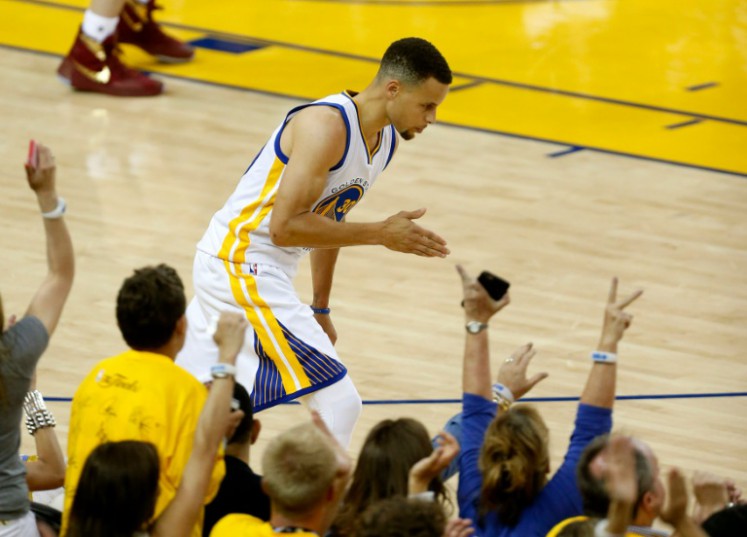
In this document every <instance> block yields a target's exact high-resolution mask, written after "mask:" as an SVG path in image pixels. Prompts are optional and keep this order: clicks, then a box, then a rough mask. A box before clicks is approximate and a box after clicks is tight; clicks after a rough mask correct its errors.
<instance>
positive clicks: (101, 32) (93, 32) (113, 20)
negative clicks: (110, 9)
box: [83, 9, 119, 43]
mask: <svg viewBox="0 0 747 537" xmlns="http://www.w3.org/2000/svg"><path fill="white" fill-rule="evenodd" d="M118 23H119V17H102V16H101V15H97V14H96V13H94V12H93V11H91V10H90V9H86V13H85V14H84V15H83V33H84V34H86V35H87V36H88V37H90V38H91V39H93V40H95V41H98V42H99V43H103V42H104V40H105V39H106V38H107V37H109V36H110V35H112V34H113V33H114V31H115V30H116V29H117V24H118Z"/></svg>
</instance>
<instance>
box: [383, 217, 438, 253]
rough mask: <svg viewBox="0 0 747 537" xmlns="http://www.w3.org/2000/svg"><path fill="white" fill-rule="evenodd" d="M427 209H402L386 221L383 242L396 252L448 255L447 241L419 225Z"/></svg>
mask: <svg viewBox="0 0 747 537" xmlns="http://www.w3.org/2000/svg"><path fill="white" fill-rule="evenodd" d="M424 214H425V209H418V210H416V211H400V212H398V213H397V214H395V215H393V216H390V217H389V218H387V219H386V220H385V221H384V227H383V230H382V241H381V243H382V244H383V245H384V246H386V247H387V248H389V249H390V250H394V251H395V252H404V253H406V254H415V255H419V256H422V257H446V256H447V255H449V254H450V253H451V252H450V251H449V249H448V248H447V247H446V241H445V240H444V239H443V238H442V237H440V236H439V235H438V234H436V233H434V232H433V231H429V230H427V229H425V228H422V227H420V226H419V225H417V224H416V223H415V222H413V220H417V219H418V218H420V217H421V216H423V215H424Z"/></svg>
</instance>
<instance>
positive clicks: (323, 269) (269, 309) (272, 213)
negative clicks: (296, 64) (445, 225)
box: [177, 38, 452, 446]
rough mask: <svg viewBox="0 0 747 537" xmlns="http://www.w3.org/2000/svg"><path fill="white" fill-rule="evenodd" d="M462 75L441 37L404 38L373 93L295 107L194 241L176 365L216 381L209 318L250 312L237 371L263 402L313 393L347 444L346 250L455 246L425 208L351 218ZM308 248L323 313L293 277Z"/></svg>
mask: <svg viewBox="0 0 747 537" xmlns="http://www.w3.org/2000/svg"><path fill="white" fill-rule="evenodd" d="M451 79H452V76H451V70H450V69H449V66H448V64H447V63H446V60H445V59H444V58H443V56H442V55H441V53H440V52H439V51H438V50H436V48H435V47H434V46H433V45H431V44H430V43H428V42H427V41H424V40H423V39H419V38H407V39H402V40H399V41H396V42H395V43H392V45H391V46H390V47H389V48H388V49H387V51H386V53H385V54H384V57H383V59H382V60H381V65H380V68H379V71H378V73H377V75H376V77H375V79H374V80H373V81H372V82H371V84H370V85H369V86H368V87H367V88H366V89H365V90H363V91H362V92H360V93H357V94H356V93H353V92H344V93H339V94H336V95H331V96H329V97H325V98H324V99H321V100H319V101H316V102H313V103H311V104H307V105H303V106H300V107H298V108H295V109H293V110H291V111H290V113H289V114H288V115H287V117H286V118H285V120H284V121H283V123H282V124H281V125H280V126H279V127H278V128H277V129H276V130H275V132H274V133H273V134H272V136H271V137H270V139H269V141H268V142H267V144H265V146H264V147H263V148H262V150H261V151H260V153H259V155H257V157H256V158H255V159H254V162H252V164H251V165H250V166H249V169H248V170H247V171H246V172H245V174H244V176H243V177H242V178H241V180H240V182H239V184H238V187H237V188H236V190H235V191H234V193H233V194H232V195H231V197H230V198H229V199H228V201H227V202H226V204H225V206H224V207H223V208H222V209H221V210H220V211H218V212H217V213H216V214H215V215H214V216H213V218H212V220H211V222H210V225H209V226H208V229H207V231H206V232H205V235H204V236H203V238H202V240H201V241H200V242H199V244H198V245H197V255H196V257H195V262H194V287H195V298H194V299H193V300H192V302H191V303H190V305H189V307H188V308H187V318H188V321H189V322H188V325H189V332H188V335H187V342H186V345H185V347H184V349H183V350H182V352H181V353H180V354H179V356H178V358H177V363H178V364H179V365H181V366H183V367H185V368H186V369H188V370H189V371H191V372H192V373H194V374H195V375H196V376H197V377H198V378H199V379H200V380H203V381H206V380H209V378H210V375H209V373H210V366H211V364H212V363H214V362H215V359H216V356H217V348H216V347H215V344H214V343H212V340H211V336H210V330H208V326H209V324H210V319H211V318H212V317H214V316H215V315H216V314H217V312H219V311H221V310H224V309H226V308H233V309H239V310H241V311H243V312H244V313H245V314H246V316H247V319H248V320H249V322H250V324H251V330H252V333H250V334H248V336H249V337H247V338H246V341H247V342H248V344H245V348H244V349H243V351H242V353H241V355H240V356H239V359H238V361H237V367H238V374H237V380H238V382H240V383H242V384H244V385H245V386H247V387H249V386H252V387H253V392H252V402H253V404H254V408H255V409H256V410H257V411H260V410H263V409H266V408H268V407H271V406H274V405H277V404H278V403H281V402H284V401H289V400H292V399H296V398H298V397H301V396H304V395H308V394H311V395H310V396H309V397H305V398H304V400H303V401H304V402H305V403H306V404H307V406H308V407H309V408H310V409H314V410H317V411H318V412H319V413H320V414H321V416H322V418H323V419H324V421H325V422H326V423H327V425H328V427H329V428H330V430H331V431H332V433H333V434H334V435H335V436H336V437H337V438H338V440H339V441H340V442H341V443H342V445H343V446H347V445H348V444H349V442H350V436H351V434H352V431H353V426H354V425H355V422H356V420H357V419H358V416H359V414H360V409H361V399H360V396H359V395H358V392H357V391H356V389H355V386H353V383H352V382H351V380H350V378H349V376H348V374H347V369H346V368H345V366H344V365H343V364H342V363H341V362H340V360H339V358H338V356H337V354H336V352H335V348H334V342H335V340H336V337H337V336H336V333H335V329H334V326H333V324H332V321H331V319H330V309H329V298H330V292H331V288H332V276H333V272H334V268H335V262H336V260H337V255H338V250H339V248H340V247H343V246H353V245H362V244H379V245H383V246H385V247H387V248H389V249H391V250H395V251H398V252H404V253H412V254H416V255H420V256H425V257H445V256H446V255H448V253H449V250H448V249H447V248H446V242H445V241H444V239H442V238H441V237H440V236H439V235H437V234H436V233H433V232H432V231H429V230H427V229H424V228H422V227H420V226H419V225H417V224H416V223H415V222H414V220H416V219H418V218H420V217H421V216H423V214H424V213H425V209H419V210H416V211H401V212H399V213H397V214H395V215H393V216H390V217H389V218H387V219H386V220H384V221H381V222H372V223H360V224H359V223H347V222H345V221H344V218H345V215H346V214H347V213H348V211H350V209H352V208H353V206H355V204H356V203H358V201H360V199H361V197H362V196H363V195H364V194H365V193H366V192H367V191H368V189H369V188H370V187H371V185H373V183H374V180H375V179H376V177H377V176H378V175H379V174H380V173H381V172H382V171H383V170H384V168H386V166H387V164H388V163H389V161H390V160H391V158H392V156H393V154H394V152H395V150H396V147H397V143H398V141H397V140H398V137H397V133H399V135H400V136H401V137H402V138H404V139H405V140H410V139H412V138H413V137H414V136H415V135H416V134H417V133H420V132H422V131H423V129H425V128H426V127H427V126H428V125H430V124H431V123H433V122H434V121H435V119H436V109H437V108H438V106H439V105H440V104H441V102H442V101H443V100H444V98H445V97H446V94H447V92H448V90H449V84H451ZM312 249H313V250H312ZM309 250H311V272H312V280H313V287H314V299H313V304H312V308H309V306H307V305H304V304H302V303H301V301H300V300H299V298H298V296H297V295H296V292H295V290H294V288H293V284H292V279H293V277H294V275H295V273H296V269H297V265H298V261H299V259H300V258H301V257H302V256H303V255H304V254H305V253H307V252H308V251H309Z"/></svg>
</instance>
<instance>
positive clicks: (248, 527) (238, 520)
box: [210, 515, 318, 537]
mask: <svg viewBox="0 0 747 537" xmlns="http://www.w3.org/2000/svg"><path fill="white" fill-rule="evenodd" d="M276 535H287V533H278V532H276V531H275V530H274V529H273V527H272V525H271V524H270V523H269V522H265V521H263V520H260V519H259V518H256V517H253V516H251V515H228V516H225V517H223V518H221V519H220V520H219V521H218V523H217V524H216V525H215V526H213V531H211V532H210V537H250V536H251V537H275V536H276ZM293 535H294V537H318V536H317V534H316V533H311V532H308V531H300V532H298V533H293Z"/></svg>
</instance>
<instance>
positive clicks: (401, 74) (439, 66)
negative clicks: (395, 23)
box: [376, 37, 452, 85]
mask: <svg viewBox="0 0 747 537" xmlns="http://www.w3.org/2000/svg"><path fill="white" fill-rule="evenodd" d="M376 76H377V78H378V79H382V78H387V77H391V78H395V79H397V80H399V81H400V82H402V83H403V84H411V85H412V84H420V83H421V82H424V81H425V80H427V79H428V78H430V77H433V78H435V79H436V80H438V81H439V82H440V83H442V84H451V81H452V75H451V69H450V68H449V64H448V63H447V62H446V59H445V58H444V57H443V55H442V54H441V53H440V52H439V51H438V49H437V48H436V47H434V46H433V45H432V44H431V43H429V42H428V41H426V40H425V39H420V38H419V37H406V38H404V39H400V40H399V41H395V42H394V43H392V44H391V45H389V48H388V49H386V52H385V53H384V57H383V58H382V59H381V65H380V66H379V72H378V74H377V75H376Z"/></svg>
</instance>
